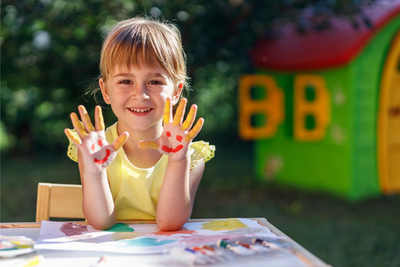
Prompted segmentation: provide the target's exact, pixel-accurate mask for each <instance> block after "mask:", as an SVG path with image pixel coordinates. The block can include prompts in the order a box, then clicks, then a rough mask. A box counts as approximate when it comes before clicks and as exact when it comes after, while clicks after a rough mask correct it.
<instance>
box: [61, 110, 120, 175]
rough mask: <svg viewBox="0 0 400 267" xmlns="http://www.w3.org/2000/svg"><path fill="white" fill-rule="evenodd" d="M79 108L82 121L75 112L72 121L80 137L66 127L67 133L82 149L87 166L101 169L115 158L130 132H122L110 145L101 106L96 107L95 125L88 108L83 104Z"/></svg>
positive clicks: (91, 169)
mask: <svg viewBox="0 0 400 267" xmlns="http://www.w3.org/2000/svg"><path fill="white" fill-rule="evenodd" d="M78 109H79V113H80V116H81V119H82V123H81V122H80V121H79V118H78V115H76V114H75V113H72V114H71V121H72V124H73V126H74V128H75V130H76V132H77V134H78V136H79V138H78V137H76V136H75V135H73V134H72V133H71V130H70V129H66V130H65V134H66V135H67V137H68V138H69V139H71V140H72V141H73V142H74V143H75V145H76V147H77V148H78V150H79V151H80V153H81V155H82V161H83V164H84V166H85V168H86V169H87V170H88V171H91V172H98V171H101V170H103V169H105V168H106V167H107V166H108V165H110V163H111V162H112V161H113V160H114V158H115V157H116V155H117V153H118V150H119V149H120V148H121V146H122V145H123V144H124V143H125V141H126V140H127V138H128V134H127V133H123V134H121V135H120V136H119V137H118V138H117V139H116V140H115V141H114V143H113V144H112V145H110V144H109V143H108V142H107V140H106V136H105V132H104V128H105V127H104V120H103V115H102V112H101V108H100V107H96V111H95V127H94V126H93V124H92V122H91V120H90V117H89V115H88V113H87V111H86V109H85V108H84V107H83V106H79V108H78Z"/></svg>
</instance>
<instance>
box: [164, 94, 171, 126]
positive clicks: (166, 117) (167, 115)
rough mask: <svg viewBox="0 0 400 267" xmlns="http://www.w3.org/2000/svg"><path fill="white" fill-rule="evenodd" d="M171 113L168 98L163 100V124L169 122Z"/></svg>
mask: <svg viewBox="0 0 400 267" xmlns="http://www.w3.org/2000/svg"><path fill="white" fill-rule="evenodd" d="M170 114H171V101H170V100H169V98H167V100H166V101H165V107H164V114H163V121H164V124H169V118H170Z"/></svg>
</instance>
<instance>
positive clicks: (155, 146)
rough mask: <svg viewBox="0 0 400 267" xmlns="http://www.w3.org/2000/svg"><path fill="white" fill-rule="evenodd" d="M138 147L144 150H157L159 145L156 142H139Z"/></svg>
mask: <svg viewBox="0 0 400 267" xmlns="http://www.w3.org/2000/svg"><path fill="white" fill-rule="evenodd" d="M138 147H140V148H144V149H147V148H149V149H158V147H159V145H158V142H157V141H156V140H143V141H139V143H138Z"/></svg>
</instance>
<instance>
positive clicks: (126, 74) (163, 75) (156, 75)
mask: <svg viewBox="0 0 400 267" xmlns="http://www.w3.org/2000/svg"><path fill="white" fill-rule="evenodd" d="M119 76H122V77H135V75H133V74H131V73H118V74H116V75H114V78H116V77H119ZM148 76H152V77H162V78H168V77H167V75H165V74H161V73H158V72H149V73H148Z"/></svg>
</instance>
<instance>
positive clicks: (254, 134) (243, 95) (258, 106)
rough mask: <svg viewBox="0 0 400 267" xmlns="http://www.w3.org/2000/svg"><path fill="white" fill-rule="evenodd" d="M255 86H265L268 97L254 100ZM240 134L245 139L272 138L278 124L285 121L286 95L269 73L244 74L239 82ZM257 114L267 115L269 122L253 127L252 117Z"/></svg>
mask: <svg viewBox="0 0 400 267" xmlns="http://www.w3.org/2000/svg"><path fill="white" fill-rule="evenodd" d="M254 86H263V87H264V88H265V90H266V93H267V97H266V99H261V100H254V99H252V98H251V94H250V92H251V89H252V87H254ZM239 108H240V113H239V134H240V136H241V137H242V138H243V139H247V140H254V139H261V138H263V139H264V138H270V137H272V136H274V135H275V134H276V131H277V129H278V125H279V124H280V123H282V122H283V120H284V117H285V114H284V95H283V92H282V90H280V89H279V88H278V87H277V85H276V82H275V79H274V78H273V77H271V76H268V75H243V76H242V77H241V79H240V83H239ZM255 114H264V115H266V116H267V118H268V119H267V123H266V125H264V126H263V127H253V126H252V125H251V117H252V116H253V115H255Z"/></svg>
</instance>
